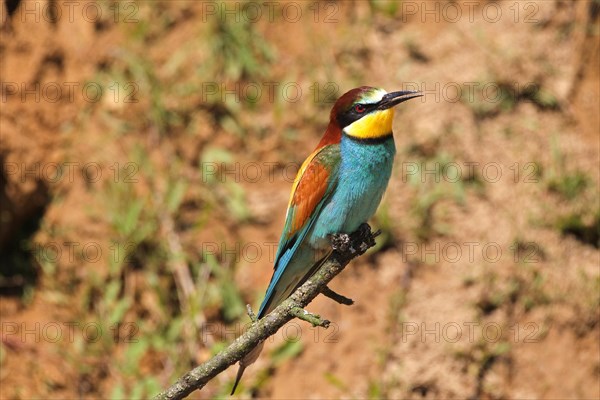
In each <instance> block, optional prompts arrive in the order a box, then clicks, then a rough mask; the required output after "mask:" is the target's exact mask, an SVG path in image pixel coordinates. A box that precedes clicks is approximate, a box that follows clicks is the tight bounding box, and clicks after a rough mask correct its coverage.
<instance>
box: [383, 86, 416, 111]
mask: <svg viewBox="0 0 600 400" xmlns="http://www.w3.org/2000/svg"><path fill="white" fill-rule="evenodd" d="M421 96H423V94H422V93H421V92H415V91H412V90H405V91H401V92H391V93H388V94H386V95H385V96H383V98H382V99H381V100H380V101H379V104H378V105H377V109H379V110H387V109H388V108H392V107H394V106H395V105H397V104H400V103H402V102H404V101H406V100H410V99H414V98H415V97H421Z"/></svg>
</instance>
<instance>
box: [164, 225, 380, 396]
mask: <svg viewBox="0 0 600 400" xmlns="http://www.w3.org/2000/svg"><path fill="white" fill-rule="evenodd" d="M350 241H351V246H348V248H346V249H344V250H343V251H342V250H340V249H338V250H334V251H333V252H332V253H331V255H330V256H329V258H328V259H327V261H325V262H324V263H323V265H322V266H321V267H320V268H319V270H318V271H317V272H316V273H315V274H314V275H313V276H312V277H311V278H310V279H308V280H307V281H306V282H305V283H304V284H302V285H301V286H300V287H299V288H298V289H297V290H296V291H295V292H294V293H293V294H292V295H291V296H290V297H289V298H288V299H286V300H285V301H284V302H282V303H281V304H280V305H279V306H277V308H275V310H273V311H272V312H271V313H269V314H268V315H267V316H265V317H264V318H262V319H260V320H258V321H257V322H256V323H254V324H252V326H251V327H250V328H249V329H248V330H247V331H246V333H244V334H243V335H241V336H240V337H238V338H237V339H236V340H234V341H233V342H232V343H231V344H230V345H229V346H228V347H227V348H225V349H224V350H222V351H220V352H219V353H218V354H216V355H215V356H214V357H213V358H211V359H210V360H208V361H206V362H205V363H203V364H201V365H199V366H197V367H196V368H194V369H192V370H191V371H189V372H188V373H186V374H185V375H184V376H183V377H181V378H179V380H177V382H175V383H174V384H173V385H172V386H171V387H169V388H168V389H167V390H165V391H164V392H162V393H159V394H158V395H157V396H156V397H155V399H156V400H176V399H183V398H185V397H186V396H188V395H189V394H190V393H192V392H193V391H194V390H198V389H202V388H203V387H204V385H206V383H208V382H209V381H210V380H211V379H213V378H214V377H215V376H217V375H218V374H219V373H221V372H223V371H224V370H225V369H227V367H229V366H231V365H233V364H235V363H236V362H238V361H239V360H241V359H242V358H244V356H246V355H247V354H248V353H250V351H252V349H254V348H255V347H256V346H257V345H258V344H259V343H260V342H263V341H264V340H265V339H267V338H268V337H269V336H272V335H274V334H275V333H276V332H277V331H278V330H279V328H281V327H282V326H283V325H285V324H286V323H287V322H288V321H290V320H292V319H293V318H295V316H294V315H293V311H292V309H294V308H304V307H306V306H307V305H308V304H309V303H310V302H311V301H312V300H313V299H314V298H315V297H317V296H318V295H319V293H321V291H322V289H323V288H324V287H326V286H327V284H328V283H329V282H330V281H331V280H332V279H333V278H334V277H335V276H336V275H338V274H339V273H340V272H342V270H343V269H344V267H346V265H347V264H348V263H349V262H350V260H352V259H353V258H355V257H358V256H359V255H361V254H363V253H364V252H365V251H366V250H367V249H369V248H370V247H372V246H374V245H375V240H374V236H373V234H372V233H371V228H370V227H369V226H368V225H367V224H363V225H362V226H361V227H360V228H359V230H358V231H357V232H355V233H353V234H351V235H350ZM357 249H358V250H357Z"/></svg>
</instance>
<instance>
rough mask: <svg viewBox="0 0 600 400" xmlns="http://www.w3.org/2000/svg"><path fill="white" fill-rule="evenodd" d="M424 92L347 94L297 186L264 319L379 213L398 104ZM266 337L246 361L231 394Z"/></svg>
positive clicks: (303, 167)
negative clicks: (335, 241) (339, 240)
mask: <svg viewBox="0 0 600 400" xmlns="http://www.w3.org/2000/svg"><path fill="white" fill-rule="evenodd" d="M420 96H422V93H420V92H417V91H395V92H389V93H388V92H386V91H385V90H383V89H380V88H375V87H371V86H361V87H357V88H354V89H351V90H349V91H348V92H346V93H344V94H343V95H342V96H340V98H339V99H338V100H337V101H336V102H335V104H334V106H333V108H332V109H331V112H330V114H329V124H328V126H327V129H326V130H325V133H324V134H323V136H322V138H321V140H320V141H319V143H318V144H317V146H316V147H315V149H314V150H313V152H312V153H311V154H310V155H309V156H308V157H307V158H306V160H305V161H304V162H303V163H302V165H301V167H300V169H299V170H298V173H297V175H296V178H295V179H294V182H293V185H292V191H291V195H290V199H289V202H288V207H287V213H286V217H285V224H284V227H283V232H282V234H281V238H280V240H279V245H278V247H277V253H276V255H275V265H274V271H273V275H272V277H271V281H270V283H269V286H268V287H267V291H266V294H265V297H264V300H263V301H262V304H261V306H260V308H259V311H258V314H257V319H261V318H264V317H265V316H266V315H268V314H269V313H270V312H271V311H273V310H274V309H275V308H276V307H277V306H278V305H279V304H280V303H281V302H283V301H284V300H285V299H287V298H288V297H289V296H290V295H291V294H292V293H293V292H294V291H295V290H296V289H297V288H298V287H299V286H300V285H302V284H303V283H304V282H305V281H306V280H307V279H308V278H310V277H311V276H312V274H313V273H314V272H316V269H317V268H318V267H319V265H321V263H322V261H323V260H325V259H326V258H327V256H328V255H329V254H330V253H331V245H330V240H331V237H332V235H337V234H340V233H346V234H350V233H353V232H355V231H356V230H357V229H358V228H359V226H360V225H362V224H363V223H366V222H367V220H369V218H371V217H372V216H373V214H375V211H376V210H377V207H378V206H379V203H380V202H381V198H382V197H383V194H384V192H385V190H386V188H387V185H388V182H389V179H390V176H391V174H392V167H393V162H394V156H395V154H396V147H395V144H394V137H393V133H392V121H393V119H394V106H396V105H398V104H400V103H402V102H405V101H407V100H410V99H414V98H416V97H420ZM262 346H263V343H260V344H259V345H258V346H257V347H255V348H254V349H253V350H252V351H251V352H250V353H249V354H248V355H246V356H245V357H244V358H243V359H242V360H241V361H240V363H239V369H238V373H237V376H236V380H235V383H234V385H233V389H232V391H231V394H232V395H233V394H234V393H235V390H236V388H237V386H238V383H239V382H240V379H241V378H242V375H243V373H244V370H245V369H246V367H248V366H249V365H250V364H252V363H254V361H256V359H257V358H258V356H259V354H260V352H261V350H262Z"/></svg>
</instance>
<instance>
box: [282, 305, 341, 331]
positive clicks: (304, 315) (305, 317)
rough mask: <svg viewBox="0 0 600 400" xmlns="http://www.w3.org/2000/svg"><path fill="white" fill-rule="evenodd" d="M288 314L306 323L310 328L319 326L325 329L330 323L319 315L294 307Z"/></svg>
mask: <svg viewBox="0 0 600 400" xmlns="http://www.w3.org/2000/svg"><path fill="white" fill-rule="evenodd" d="M290 314H292V315H293V316H294V317H296V318H298V319H301V320H302V321H306V322H308V323H309V324H311V325H312V326H321V327H323V328H325V329H327V328H329V324H331V321H329V320H327V319H323V318H321V316H320V315H317V314H313V313H310V312H308V311H306V310H305V309H304V308H300V307H294V308H292V309H291V310H290Z"/></svg>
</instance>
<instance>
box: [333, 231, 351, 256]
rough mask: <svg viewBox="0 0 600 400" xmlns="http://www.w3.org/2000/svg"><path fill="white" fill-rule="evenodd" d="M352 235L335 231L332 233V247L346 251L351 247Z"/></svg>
mask: <svg viewBox="0 0 600 400" xmlns="http://www.w3.org/2000/svg"><path fill="white" fill-rule="evenodd" d="M350 244H351V243H350V235H348V234H347V233H334V234H332V235H331V248H332V249H333V250H336V251H341V252H345V251H347V250H348V249H349V248H350Z"/></svg>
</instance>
